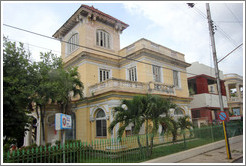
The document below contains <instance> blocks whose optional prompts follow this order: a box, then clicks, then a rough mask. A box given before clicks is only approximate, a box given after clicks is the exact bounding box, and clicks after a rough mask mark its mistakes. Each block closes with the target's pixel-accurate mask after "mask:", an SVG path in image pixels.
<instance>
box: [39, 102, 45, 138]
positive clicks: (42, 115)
mask: <svg viewBox="0 0 246 166" xmlns="http://www.w3.org/2000/svg"><path fill="white" fill-rule="evenodd" d="M43 112H44V110H43V107H42V105H40V115H41V116H40V118H41V126H42V135H43V141H44V143H45V132H44V113H43Z"/></svg>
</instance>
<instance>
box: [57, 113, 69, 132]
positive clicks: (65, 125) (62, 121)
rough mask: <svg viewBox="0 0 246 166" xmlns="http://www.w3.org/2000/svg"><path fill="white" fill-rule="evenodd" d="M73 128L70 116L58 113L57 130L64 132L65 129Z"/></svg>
mask: <svg viewBox="0 0 246 166" xmlns="http://www.w3.org/2000/svg"><path fill="white" fill-rule="evenodd" d="M71 128H72V118H71V116H70V115H66V114H62V113H57V114H56V119H55V129H56V130H63V129H71Z"/></svg>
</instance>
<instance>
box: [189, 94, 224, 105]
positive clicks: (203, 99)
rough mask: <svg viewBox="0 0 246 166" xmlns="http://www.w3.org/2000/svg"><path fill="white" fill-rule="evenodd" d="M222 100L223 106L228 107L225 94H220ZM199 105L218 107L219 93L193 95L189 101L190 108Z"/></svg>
mask: <svg viewBox="0 0 246 166" xmlns="http://www.w3.org/2000/svg"><path fill="white" fill-rule="evenodd" d="M222 100H223V105H224V107H228V105H227V100H226V96H222ZM201 107H220V105H219V95H216V94H208V93H202V94H196V95H193V100H192V101H191V108H201Z"/></svg>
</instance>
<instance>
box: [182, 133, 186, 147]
mask: <svg viewBox="0 0 246 166" xmlns="http://www.w3.org/2000/svg"><path fill="white" fill-rule="evenodd" d="M183 137H184V147H185V148H186V142H185V132H184V133H183Z"/></svg>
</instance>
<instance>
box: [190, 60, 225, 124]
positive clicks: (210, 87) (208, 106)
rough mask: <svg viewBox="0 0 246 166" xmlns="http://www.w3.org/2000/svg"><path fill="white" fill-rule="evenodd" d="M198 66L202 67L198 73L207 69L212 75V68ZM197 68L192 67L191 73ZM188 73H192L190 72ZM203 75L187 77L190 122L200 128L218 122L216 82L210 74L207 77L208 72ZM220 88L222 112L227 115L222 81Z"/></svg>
mask: <svg viewBox="0 0 246 166" xmlns="http://www.w3.org/2000/svg"><path fill="white" fill-rule="evenodd" d="M192 65H193V64H192ZM192 65H191V66H192ZM195 65H197V64H195ZM199 65H202V66H201V68H200V69H201V71H200V72H202V71H203V70H205V69H206V68H207V70H210V73H212V71H213V69H212V68H210V67H208V66H205V65H203V64H199ZM197 67H198V66H195V67H193V71H194V69H196V68H197ZM191 68H192V67H191ZM188 72H190V73H193V72H192V71H188ZM204 73H205V74H197V75H195V76H190V77H189V76H188V86H189V91H190V95H191V97H192V98H193V100H192V101H191V105H190V106H191V112H192V121H193V123H194V124H195V125H196V126H198V127H200V126H201V125H208V124H211V123H217V122H219V119H218V114H219V113H220V103H219V95H218V90H217V81H216V78H215V77H213V75H212V74H211V75H210V76H209V75H207V74H208V72H204ZM220 86H221V93H222V100H223V105H224V110H225V111H226V113H227V115H229V114H228V105H227V99H226V89H225V84H224V81H223V80H221V81H220Z"/></svg>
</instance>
